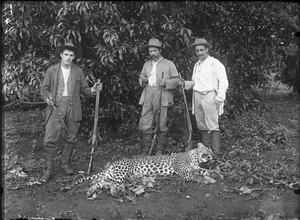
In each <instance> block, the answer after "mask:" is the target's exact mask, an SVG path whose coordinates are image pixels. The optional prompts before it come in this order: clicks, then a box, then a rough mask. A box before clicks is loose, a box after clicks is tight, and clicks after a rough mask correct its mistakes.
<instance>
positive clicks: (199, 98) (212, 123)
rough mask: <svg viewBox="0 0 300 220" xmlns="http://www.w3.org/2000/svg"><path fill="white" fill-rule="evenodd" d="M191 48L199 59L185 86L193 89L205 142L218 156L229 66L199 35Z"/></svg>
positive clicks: (198, 120)
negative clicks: (225, 64)
mask: <svg viewBox="0 0 300 220" xmlns="http://www.w3.org/2000/svg"><path fill="white" fill-rule="evenodd" d="M189 48H190V49H191V50H193V52H195V53H196V55H197V57H198V58H199V60H198V61H197V63H196V64H195V65H194V69H193V75H192V80H191V81H185V89H186V90H188V89H190V88H193V102H192V104H193V109H192V113H193V114H194V115H195V117H196V122H197V128H198V129H199V130H200V132H201V136H202V143H203V144H204V145H205V146H208V147H210V141H211V142H212V146H211V148H212V151H213V152H214V155H215V156H216V158H218V157H219V155H220V129H219V116H220V115H221V114H222V113H223V105H224V101H225V98H226V91H227V89H228V80H227V74H226V70H225V66H224V65H223V64H222V63H221V62H220V61H219V60H217V59H216V58H214V57H212V56H209V55H208V51H209V50H210V49H211V48H212V45H211V44H210V43H208V42H207V41H206V40H205V39H203V38H196V39H195V42H194V43H192V44H191V45H190V46H189Z"/></svg>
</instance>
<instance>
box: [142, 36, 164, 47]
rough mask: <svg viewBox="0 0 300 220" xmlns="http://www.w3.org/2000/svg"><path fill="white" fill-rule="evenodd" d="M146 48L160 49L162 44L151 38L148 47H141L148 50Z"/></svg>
mask: <svg viewBox="0 0 300 220" xmlns="http://www.w3.org/2000/svg"><path fill="white" fill-rule="evenodd" d="M148 47H158V48H162V43H161V42H160V41H159V40H158V39H156V38H151V39H150V40H149V43H148V45H145V46H143V48H148Z"/></svg>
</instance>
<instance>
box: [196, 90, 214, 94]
mask: <svg viewBox="0 0 300 220" xmlns="http://www.w3.org/2000/svg"><path fill="white" fill-rule="evenodd" d="M195 91H196V92H197V93H199V94H200V95H206V94H207V93H209V92H212V91H214V90H208V91H201V92H200V91H197V90H195Z"/></svg>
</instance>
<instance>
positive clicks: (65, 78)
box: [61, 66, 71, 96]
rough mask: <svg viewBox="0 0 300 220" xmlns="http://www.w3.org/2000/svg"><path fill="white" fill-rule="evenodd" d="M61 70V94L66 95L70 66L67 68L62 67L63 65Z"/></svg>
mask: <svg viewBox="0 0 300 220" xmlns="http://www.w3.org/2000/svg"><path fill="white" fill-rule="evenodd" d="M61 71H62V74H63V77H64V84H65V86H64V91H63V94H62V96H68V95H69V94H68V85H67V82H68V79H69V75H70V71H71V68H69V69H67V68H64V67H63V66H61Z"/></svg>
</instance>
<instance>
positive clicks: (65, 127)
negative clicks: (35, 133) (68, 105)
mask: <svg viewBox="0 0 300 220" xmlns="http://www.w3.org/2000/svg"><path fill="white" fill-rule="evenodd" d="M36 78H37V80H38V81H39V83H40V85H41V89H43V90H44V92H45V95H46V96H47V98H48V99H50V98H49V96H48V94H47V92H46V91H45V89H44V87H43V84H42V81H41V79H40V77H39V76H38V75H37V74H36ZM53 109H54V111H55V112H56V114H57V117H58V119H59V121H60V123H61V124H62V126H63V127H64V129H65V130H66V132H68V128H67V126H66V124H65V122H64V120H63V119H62V118H61V117H60V116H59V114H58V111H57V108H56V106H55V104H53V105H52V110H53ZM52 110H51V112H52ZM51 112H50V114H49V115H48V117H47V119H46V124H47V121H48V120H49V118H50V116H51Z"/></svg>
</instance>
